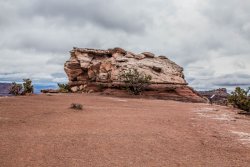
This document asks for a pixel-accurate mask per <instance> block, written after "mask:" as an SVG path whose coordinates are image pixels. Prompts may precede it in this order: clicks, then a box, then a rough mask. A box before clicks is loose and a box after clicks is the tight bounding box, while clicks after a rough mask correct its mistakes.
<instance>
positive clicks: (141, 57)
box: [135, 54, 146, 60]
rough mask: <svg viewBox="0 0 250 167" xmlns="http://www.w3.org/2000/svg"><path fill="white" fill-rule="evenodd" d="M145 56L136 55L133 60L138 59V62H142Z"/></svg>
mask: <svg viewBox="0 0 250 167" xmlns="http://www.w3.org/2000/svg"><path fill="white" fill-rule="evenodd" d="M145 57H146V56H145V55H144V54H138V55H135V58H136V59H138V60H142V59H144V58H145Z"/></svg>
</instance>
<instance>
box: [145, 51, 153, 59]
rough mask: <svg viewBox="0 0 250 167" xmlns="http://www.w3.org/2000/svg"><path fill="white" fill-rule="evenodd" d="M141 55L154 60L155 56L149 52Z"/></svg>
mask: <svg viewBox="0 0 250 167" xmlns="http://www.w3.org/2000/svg"><path fill="white" fill-rule="evenodd" d="M142 54H144V55H145V56H146V57H148V58H154V57H155V55H154V54H153V53H150V52H143V53H142Z"/></svg>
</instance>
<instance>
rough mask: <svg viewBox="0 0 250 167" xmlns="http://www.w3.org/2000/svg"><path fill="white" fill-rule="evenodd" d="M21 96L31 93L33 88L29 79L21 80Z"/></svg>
mask: <svg viewBox="0 0 250 167" xmlns="http://www.w3.org/2000/svg"><path fill="white" fill-rule="evenodd" d="M23 82H24V83H23V89H24V90H23V94H26V93H33V92H34V87H33V85H32V81H31V80H30V79H23Z"/></svg>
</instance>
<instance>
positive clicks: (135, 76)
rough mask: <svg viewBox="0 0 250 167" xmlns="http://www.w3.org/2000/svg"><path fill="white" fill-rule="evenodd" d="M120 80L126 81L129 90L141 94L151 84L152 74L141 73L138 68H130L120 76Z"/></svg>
mask: <svg viewBox="0 0 250 167" xmlns="http://www.w3.org/2000/svg"><path fill="white" fill-rule="evenodd" d="M119 78H120V80H121V81H122V82H124V83H125V86H126V88H127V90H128V91H130V92H132V93H133V94H134V95H139V94H141V92H143V91H144V90H145V88H146V87H147V86H148V85H149V84H150V81H151V79H152V77H151V75H146V74H144V73H140V72H139V71H138V70H137V69H129V70H128V71H124V72H123V73H122V74H121V75H120V76H119Z"/></svg>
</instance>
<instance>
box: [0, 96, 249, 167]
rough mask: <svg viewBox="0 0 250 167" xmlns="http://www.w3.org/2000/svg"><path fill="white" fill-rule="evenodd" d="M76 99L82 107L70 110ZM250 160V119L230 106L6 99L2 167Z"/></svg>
mask: <svg viewBox="0 0 250 167" xmlns="http://www.w3.org/2000/svg"><path fill="white" fill-rule="evenodd" d="M73 102H75V103H81V104H83V106H84V109H83V110H82V111H74V110H71V109H69V106H70V104H71V103H73ZM249 165H250V119H249V117H246V116H242V115H237V114H235V112H233V111H232V109H228V108H225V107H220V106H210V105H207V104H192V103H181V102H174V101H164V100H150V99H127V98H115V97H104V96H95V95H71V94H68V95H53V96H47V95H38V96H29V97H8V98H0V166H1V167H26V166H32V167H33V166H36V167H37V166H39V167H50V166H51V167H52V166H53V167H60V166H62V167H73V166H79V167H83V166H84V167H86V166H108V167H110V166H122V167H126V166H128V167H131V166H135V167H139V166H143V167H147V166H152V167H153V166H155V167H159V166H192V167H193V166H202V167H205V166H209V167H211V166H213V167H217V166H218V167H224V166H225V167H228V166H233V167H236V166H239V167H242V166H243V167H245V166H249Z"/></svg>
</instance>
